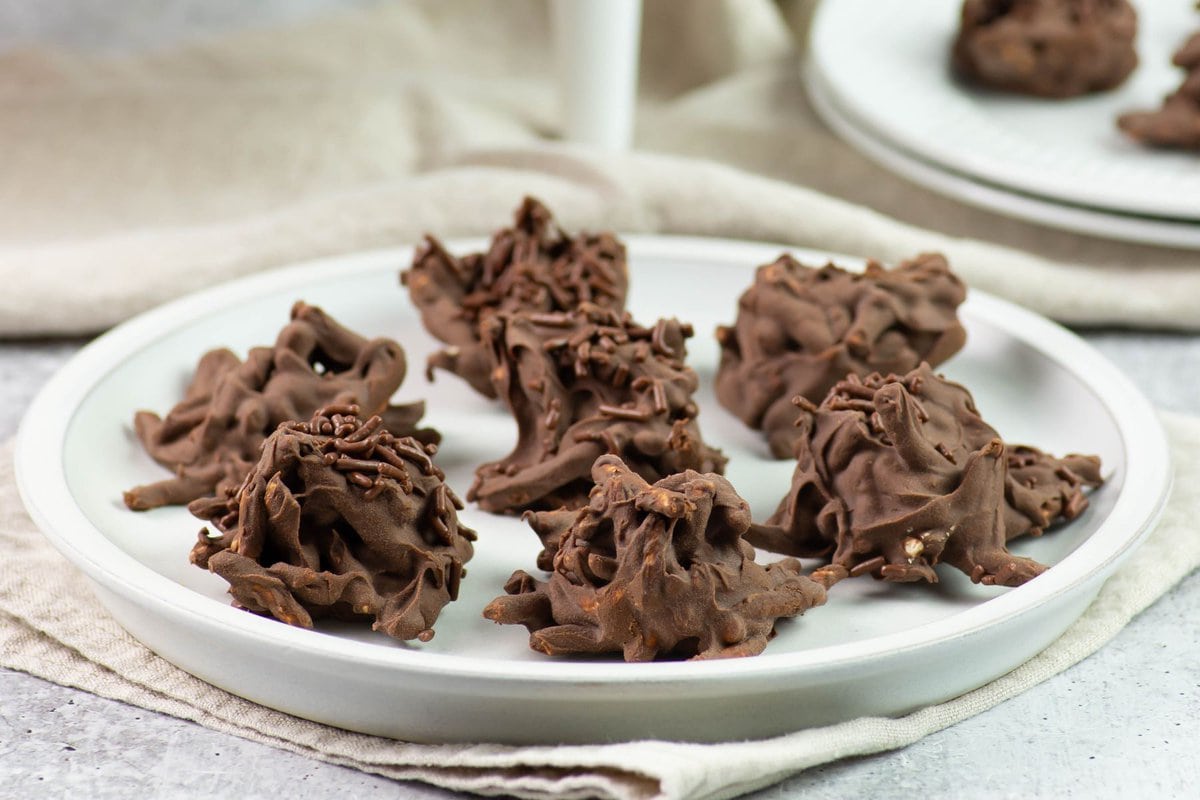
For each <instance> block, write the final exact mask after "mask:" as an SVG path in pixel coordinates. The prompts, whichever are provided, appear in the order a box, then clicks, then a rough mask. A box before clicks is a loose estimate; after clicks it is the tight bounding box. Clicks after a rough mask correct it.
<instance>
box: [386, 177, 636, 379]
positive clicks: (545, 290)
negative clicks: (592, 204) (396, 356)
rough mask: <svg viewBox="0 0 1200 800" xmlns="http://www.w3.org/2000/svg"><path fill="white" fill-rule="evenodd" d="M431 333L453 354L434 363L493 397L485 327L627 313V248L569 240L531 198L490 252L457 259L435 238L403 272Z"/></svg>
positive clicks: (596, 238) (591, 238)
mask: <svg viewBox="0 0 1200 800" xmlns="http://www.w3.org/2000/svg"><path fill="white" fill-rule="evenodd" d="M400 280H401V282H402V283H404V285H405V286H407V287H408V291H409V294H410V296H411V297H412V300H413V303H415V304H416V306H417V308H418V309H419V310H420V312H421V321H422V322H423V323H424V325H425V328H426V329H427V330H428V331H429V332H430V333H432V334H433V335H434V336H435V337H437V338H438V339H439V340H440V341H443V342H445V343H446V344H447V345H449V347H447V348H446V349H444V350H440V351H438V352H437V353H435V354H434V355H432V356H431V357H430V358H429V364H428V368H427V371H428V374H429V376H430V378H431V379H432V376H433V370H434V369H435V368H436V369H444V370H447V371H449V372H453V373H454V374H456V375H458V376H459V377H460V378H462V379H463V380H465V381H466V382H467V383H469V384H470V385H471V386H472V387H473V388H474V389H475V391H477V392H479V393H480V394H483V395H485V396H487V397H495V396H496V394H495V389H494V388H493V386H492V380H491V377H490V374H491V369H492V365H491V362H490V361H489V360H488V353H487V349H486V347H485V346H484V345H483V343H482V342H481V341H480V332H479V326H480V324H481V323H483V322H484V321H485V320H486V319H487V318H488V317H489V316H491V315H492V314H495V313H497V312H515V311H529V312H547V311H570V310H572V309H574V308H575V307H576V306H577V305H578V304H579V303H582V302H588V303H594V304H595V305H599V306H604V307H607V308H613V309H616V310H618V311H620V310H623V309H624V308H625V292H626V289H627V288H628V285H629V276H628V271H627V268H626V264H625V246H624V245H623V244H621V242H620V241H619V240H618V239H617V238H616V236H614V235H613V234H611V233H597V234H590V233H581V234H577V235H575V236H569V235H567V234H566V233H564V232H563V230H562V229H561V228H559V227H558V226H557V225H556V224H555V223H554V219H553V217H552V216H551V214H550V212H549V211H548V210H547V209H546V207H545V206H543V205H542V204H541V203H539V202H538V201H537V200H534V199H533V198H532V197H527V198H525V202H523V203H522V204H521V207H520V208H519V209H517V213H516V219H515V220H514V221H513V226H512V227H511V228H504V229H501V230H499V231H497V232H496V233H495V234H494V235H493V236H492V242H491V246H490V247H489V248H488V250H487V252H486V253H470V254H468V255H465V256H462V257H456V256H453V255H451V254H450V253H449V252H447V251H446V248H445V247H443V246H442V243H441V242H439V241H438V240H437V239H435V238H434V237H432V236H427V237H426V239H425V244H424V245H423V246H421V247H420V248H418V249H417V252H416V254H415V255H414V257H413V263H412V266H411V267H410V268H409V269H408V270H407V271H405V272H403V273H401V275H400Z"/></svg>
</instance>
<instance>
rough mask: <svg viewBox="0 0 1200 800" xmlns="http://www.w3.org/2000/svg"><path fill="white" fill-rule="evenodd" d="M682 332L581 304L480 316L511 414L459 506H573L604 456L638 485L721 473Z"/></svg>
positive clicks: (684, 328) (664, 322) (685, 328)
mask: <svg viewBox="0 0 1200 800" xmlns="http://www.w3.org/2000/svg"><path fill="white" fill-rule="evenodd" d="M691 335H692V329H691V326H690V325H685V324H683V323H680V322H679V321H678V320H675V319H660V320H659V321H658V322H657V323H655V325H654V326H653V327H650V328H644V327H642V326H640V325H637V324H636V323H634V322H633V320H632V319H631V318H630V316H629V314H628V313H618V312H617V311H614V310H612V309H609V308H602V307H600V306H595V305H591V304H589V303H584V304H581V305H580V306H579V308H578V309H577V310H575V311H571V312H560V313H543V314H495V315H493V316H491V317H489V318H488V319H487V320H486V321H485V323H484V325H483V337H484V343H485V344H486V346H487V347H488V348H489V350H490V351H491V359H492V363H493V364H495V368H494V371H493V374H492V381H493V385H494V386H495V387H496V390H497V393H498V394H499V396H500V397H503V398H504V400H505V401H506V402H507V403H508V406H509V408H510V409H511V410H512V414H513V417H515V418H516V421H517V444H516V447H515V448H514V449H513V451H512V452H511V453H510V454H509V455H508V456H506V457H505V458H503V459H501V460H500V461H496V462H492V463H490V464H484V465H482V466H481V467H479V469H478V470H477V471H476V478H475V483H474V485H473V486H472V487H471V490H470V491H469V492H468V493H467V499H468V500H475V501H477V502H478V503H479V506H480V508H483V509H485V510H487V511H498V512H512V511H520V510H523V509H553V508H558V507H559V506H569V507H578V506H581V505H583V504H584V503H586V502H587V497H588V492H589V491H590V490H591V488H592V480H591V468H592V463H593V462H595V460H596V458H597V457H599V456H601V455H603V454H605V453H613V454H616V455H619V456H621V457H622V458H623V459H624V460H625V463H626V464H628V465H629V468H630V469H632V470H633V471H634V472H636V473H637V474H639V475H641V476H642V477H644V478H645V479H646V480H649V481H656V480H659V479H660V478H663V477H665V476H667V475H671V474H673V473H676V472H683V471H684V470H688V469H695V470H698V471H700V472H720V471H721V470H722V469H723V468H724V465H725V457H724V456H723V455H721V452H720V451H719V450H715V449H713V448H711V447H708V446H707V445H705V444H704V441H703V439H702V438H701V436H700V427H699V425H698V424H697V422H696V415H697V413H699V410H698V409H697V407H696V403H695V401H694V400H693V399H692V395H693V393H694V392H695V391H696V388H697V386H698V385H699V379H698V378H697V377H696V373H695V371H693V370H692V369H691V368H690V367H688V366H687V365H686V364H685V363H684V360H685V358H686V357H687V347H686V345H685V340H686V339H687V337H689V336H691Z"/></svg>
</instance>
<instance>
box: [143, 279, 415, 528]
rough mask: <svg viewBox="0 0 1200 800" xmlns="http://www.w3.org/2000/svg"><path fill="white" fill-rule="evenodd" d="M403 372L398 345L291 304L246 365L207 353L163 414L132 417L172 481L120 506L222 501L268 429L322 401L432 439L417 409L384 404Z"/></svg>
mask: <svg viewBox="0 0 1200 800" xmlns="http://www.w3.org/2000/svg"><path fill="white" fill-rule="evenodd" d="M404 371H405V359H404V351H403V350H402V349H401V347H400V345H399V344H397V343H396V342H394V341H392V340H391V339H383V338H380V339H372V340H370V341H368V340H367V339H364V338H363V337H362V336H359V335H358V334H356V333H353V332H351V331H349V330H347V329H346V328H344V327H342V326H341V325H339V324H338V323H337V322H336V321H335V320H334V319H333V318H332V317H330V316H329V315H328V314H326V313H325V312H324V311H322V310H321V309H319V308H317V307H316V306H310V305H307V304H305V303H303V302H298V303H296V304H295V305H294V306H293V307H292V313H291V321H290V322H289V323H288V324H287V325H286V326H285V327H284V328H283V330H281V331H280V332H279V336H278V337H277V338H276V340H275V345H274V347H255V348H253V349H251V350H250V352H249V353H248V354H247V356H246V360H245V361H244V362H243V361H241V360H239V359H238V357H237V356H235V355H234V354H233V353H231V352H230V351H229V350H223V349H222V350H212V351H210V352H208V353H205V354H204V356H203V357H202V358H201V359H200V363H199V365H198V366H197V367H196V373H195V375H194V376H193V377H192V382H191V385H190V386H188V388H187V392H186V394H185V395H184V399H183V400H182V401H181V402H180V403H179V404H178V405H176V406H175V407H174V408H172V409H171V411H170V413H168V414H167V416H166V417H165V418H161V417H159V416H158V415H157V414H154V413H152V412H150V411H139V412H138V413H137V414H136V416H135V417H134V420H133V427H134V430H135V431H136V433H137V436H138V438H139V439H140V440H141V442H142V446H143V447H145V449H146V452H147V453H149V455H150V457H151V458H153V459H154V460H155V461H157V462H158V463H159V464H161V465H162V466H164V467H166V468H167V469H169V470H171V471H173V472H174V473H175V476H174V477H172V478H168V479H166V480H162V481H159V482H157V483H151V484H146V485H144V486H137V487H135V488H133V489H130V490H129V491H128V492H125V505H127V506H128V507H129V508H131V509H133V510H135V511H144V510H146V509H151V508H157V507H159V506H165V505H180V504H184V503H189V502H191V501H192V500H195V499H197V498H200V497H206V496H213V495H217V496H223V495H224V494H225V493H227V492H228V491H232V490H233V489H236V488H237V487H238V485H240V484H241V482H242V479H243V478H245V477H246V474H247V473H248V472H249V471H250V468H251V467H252V466H253V465H254V464H255V462H257V461H258V455H259V450H260V448H261V447H262V443H263V440H265V439H266V438H267V435H268V434H270V433H271V431H273V430H275V428H276V426H278V425H279V424H280V423H283V422H286V421H289V420H296V419H308V417H310V416H311V415H312V413H313V412H314V411H316V410H317V409H318V408H320V407H321V406H323V405H327V404H329V403H357V404H358V405H359V406H360V407H361V408H362V409H364V413H366V414H368V415H372V414H382V415H383V416H384V419H385V420H386V421H387V424H388V427H389V428H390V429H391V430H393V431H395V432H396V433H397V434H400V435H415V436H417V437H418V438H420V439H422V440H424V441H436V440H437V433H436V432H435V431H432V430H417V428H416V425H417V421H418V420H419V419H420V418H421V415H422V414H423V413H424V409H425V407H424V404H423V403H413V404H410V405H406V406H391V407H389V406H388V399H389V398H390V397H391V396H392V394H393V393H394V392H395V391H396V390H397V389H398V388H400V383H401V381H403V380H404Z"/></svg>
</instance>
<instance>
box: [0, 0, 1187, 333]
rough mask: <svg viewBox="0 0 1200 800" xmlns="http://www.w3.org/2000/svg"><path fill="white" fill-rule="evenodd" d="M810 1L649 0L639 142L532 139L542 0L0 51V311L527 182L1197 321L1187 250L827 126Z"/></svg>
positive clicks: (564, 197) (608, 205)
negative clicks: (812, 106) (1028, 200)
mask: <svg viewBox="0 0 1200 800" xmlns="http://www.w3.org/2000/svg"><path fill="white" fill-rule="evenodd" d="M812 5H813V2H812V0H781V2H779V3H772V2H770V0H697V2H693V3H676V2H671V0H646V9H645V23H644V42H643V49H642V70H641V94H640V107H639V126H638V131H637V145H638V147H639V149H641V150H650V151H655V152H657V153H660V154H663V155H659V156H651V155H628V156H621V157H615V156H599V155H595V154H592V155H588V154H572V153H571V152H570V151H558V152H554V153H551V154H549V155H548V154H547V153H546V152H545V151H543V150H541V149H533V146H534V145H535V144H536V143H539V142H541V141H543V140H544V139H545V137H546V136H547V135H552V134H553V133H554V131H555V129H556V122H555V117H556V113H555V91H554V88H555V85H554V67H553V64H554V60H553V54H552V52H551V48H550V46H549V43H550V42H551V41H552V40H553V36H551V31H550V30H549V16H550V15H549V14H548V13H547V9H546V7H545V6H546V2H545V0H512V2H509V3H505V5H504V13H503V14H497V13H495V6H494V5H493V4H491V3H490V2H488V0H464V1H463V2H455V3H444V2H440V0H412V2H406V3H401V4H395V3H393V4H372V5H368V6H365V7H361V8H354V9H351V10H347V11H344V12H341V13H338V14H334V15H331V16H326V17H322V18H318V19H312V20H301V21H299V22H296V23H294V24H292V25H290V26H287V27H282V28H272V29H265V30H263V29H256V30H249V31H243V32H240V33H236V34H230V35H226V36H223V37H219V38H212V39H209V40H203V41H197V42H191V43H188V44H187V45H185V46H180V47H176V48H169V49H159V50H151V51H144V50H143V51H138V52H133V53H129V52H123V53H120V54H112V53H105V54H98V53H95V52H80V51H64V50H49V49H46V48H44V47H43V48H41V49H24V50H9V51H7V52H0V153H3V154H4V170H3V172H4V180H2V181H0V210H2V211H3V213H0V285H3V286H4V287H5V291H4V292H3V293H2V294H0V335H10V336H12V335H37V334H62V333H88V332H93V331H96V330H99V329H102V328H104V327H107V326H109V325H111V324H113V323H115V322H118V321H120V320H122V319H124V318H126V317H128V316H130V315H131V314H133V313H135V312H137V311H140V310H142V309H145V308H147V307H149V306H152V305H155V304H157V303H159V302H162V301H163V300H165V299H168V298H170V297H173V296H175V295H178V294H180V293H182V292H185V291H188V290H190V289H194V288H197V287H199V286H204V285H208V284H211V283H213V282H216V281H219V280H224V279H227V278H230V277H233V276H236V275H240V274H243V273H246V272H250V271H253V270H259V269H263V268H266V267H270V266H277V265H280V264H282V263H286V262H289V261H293V260H297V259H304V258H311V257H316V256H322V255H329V254H333V253H342V252H349V251H353V250H359V249H364V248H370V247H379V246H387V245H396V244H408V243H411V242H412V241H414V240H415V239H416V238H417V237H419V236H420V234H422V233H424V232H425V231H427V230H436V231H437V232H438V233H441V234H457V233H471V234H478V233H485V232H487V231H490V230H492V229H494V228H496V227H498V226H499V225H501V224H502V223H504V222H505V221H506V220H507V218H508V215H509V213H510V211H511V209H512V208H513V207H514V206H515V205H516V204H517V202H518V201H519V198H520V196H521V195H522V194H525V193H536V194H540V195H544V196H545V199H546V200H547V201H548V202H549V203H550V204H551V205H552V206H553V207H554V208H555V209H556V210H559V211H561V213H562V216H563V218H564V221H566V222H567V223H568V224H570V225H580V226H587V227H591V228H599V227H615V228H618V229H621V230H628V231H657V232H669V233H689V234H700V235H709V236H730V237H738V238H766V239H773V240H777V241H779V242H781V243H786V244H792V245H804V246H811V247H814V248H818V249H826V250H834V251H844V252H846V253H850V254H854V255H861V256H874V257H878V258H885V259H897V258H904V257H908V256H911V255H913V254H915V253H916V252H917V251H919V250H930V249H944V250H946V251H947V252H948V254H949V255H950V256H951V260H952V262H953V263H954V265H955V266H956V268H958V269H959V270H960V271H961V272H962V273H963V274H964V276H965V277H966V278H967V279H968V280H970V281H971V282H972V284H973V285H975V286H977V287H979V288H983V289H987V290H989V291H992V292H995V293H996V294H1000V295H1004V296H1007V297H1010V298H1012V299H1015V300H1017V301H1019V302H1021V303H1023V304H1025V305H1027V306H1030V307H1031V308H1035V309H1037V310H1039V311H1041V312H1043V313H1046V314H1049V315H1050V316H1054V317H1056V318H1058V319H1061V320H1063V321H1067V322H1074V323H1113V324H1123V325H1132V326H1138V325H1141V326H1167V327H1178V328H1190V329H1196V328H1200V315H1197V314H1196V313H1195V312H1194V308H1195V305H1196V303H1197V300H1198V299H1200V270H1197V269H1196V267H1195V260H1196V259H1195V254H1194V253H1179V252H1174V251H1170V250H1165V249H1156V248H1148V247H1135V246H1131V245H1123V244H1120V243H1113V242H1104V241H1100V240H1096V239H1089V238H1087V237H1081V236H1072V235H1068V234H1064V233H1061V232H1056V231H1051V230H1047V229H1042V228H1038V227H1036V226H1033V225H1028V224H1026V223H1021V222H1016V221H1013V220H1006V219H1004V218H1001V217H997V216H995V215H992V214H988V213H984V212H980V211H976V210H973V209H970V208H967V207H964V206H962V205H960V204H957V203H955V202H954V201H951V200H948V199H946V198H942V197H939V196H937V195H935V194H933V193H930V192H927V191H924V190H922V189H920V188H918V187H915V186H913V185H911V184H909V183H907V182H905V181H903V180H901V179H899V178H895V177H893V176H891V175H889V174H888V173H886V172H884V171H883V170H880V169H878V168H876V167H874V166H873V165H872V164H871V163H870V162H868V161H866V160H865V159H863V158H862V157H861V156H859V155H857V154H856V153H855V152H854V151H853V150H852V149H850V148H849V147H847V146H846V145H844V144H842V143H841V142H840V141H838V140H837V138H836V137H834V136H832V135H831V134H830V133H829V132H828V131H827V130H825V129H824V127H823V126H822V125H821V124H820V123H819V122H818V121H817V120H816V119H815V117H814V116H813V114H812V113H811V111H810V110H809V108H808V105H807V102H806V100H805V97H804V93H803V90H802V87H801V78H800V76H801V64H800V62H801V59H802V53H801V50H802V46H801V45H799V44H798V42H802V41H803V39H802V38H797V37H796V36H795V33H796V31H801V30H803V27H804V24H803V21H804V19H805V17H806V16H807V14H808V13H809V11H810V10H811V6H812ZM135 16H136V15H135ZM163 16H164V17H169V16H170V15H163ZM155 18H156V17H155V16H154V15H151V16H149V17H147V18H146V19H145V20H138V24H143V25H150V24H152V22H153V19H155ZM148 36H149V34H147V35H146V36H143V37H142V38H147V37H148ZM481 147H487V148H491V152H487V153H481V152H479V150H480V148H481ZM464 153H467V154H469V155H465V156H464V155H463V154H464ZM669 155H675V156H688V157H690V158H686V159H680V158H670V157H667V156H669ZM695 159H716V160H719V161H721V162H723V163H725V164H726V165H732V166H736V167H739V168H741V169H743V170H748V171H750V172H753V173H758V174H759V175H762V176H766V177H769V178H774V179H776V180H781V181H782V180H786V181H789V182H792V183H799V184H802V185H804V186H807V187H810V188H809V189H808V190H806V189H800V188H797V187H796V186H788V185H786V184H785V183H783V182H776V181H773V180H766V179H764V178H763V177H753V176H751V175H746V174H743V173H742V172H738V171H735V170H732V169H726V168H722V167H719V166H716V165H714V164H708V163H700V162H698V161H697V160H695ZM830 194H833V195H837V196H839V197H841V198H843V200H838V199H834V198H833V197H831V196H829V195H830ZM844 200H849V201H851V202H845V201H844ZM872 209H874V210H872ZM879 211H882V212H885V213H886V214H888V215H890V216H891V217H894V219H892V218H889V217H887V216H882V215H881V214H880V213H878V212H879ZM897 220H900V221H901V222H898V221H897ZM905 223H906V224H905ZM913 225H919V226H924V227H935V228H938V229H939V230H941V231H944V232H945V234H944V235H933V234H930V233H928V232H927V231H923V230H920V229H919V228H915V227H913ZM985 242H990V243H985ZM1022 251H1024V252H1022ZM1131 267H1133V269H1131Z"/></svg>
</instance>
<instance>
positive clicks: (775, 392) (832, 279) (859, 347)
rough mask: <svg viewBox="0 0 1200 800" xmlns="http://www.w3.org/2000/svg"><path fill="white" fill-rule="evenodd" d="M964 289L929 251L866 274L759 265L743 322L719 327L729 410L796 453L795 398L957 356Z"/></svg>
mask: <svg viewBox="0 0 1200 800" xmlns="http://www.w3.org/2000/svg"><path fill="white" fill-rule="evenodd" d="M964 299H966V288H965V287H964V286H963V284H962V281H960V280H959V279H958V278H957V277H956V276H955V275H954V273H952V272H951V271H950V266H949V265H948V264H947V263H946V259H945V258H944V257H943V256H941V255H939V254H936V253H924V254H922V255H919V256H917V257H916V258H914V259H911V260H908V261H905V262H903V263H901V264H900V265H899V266H897V267H896V268H895V269H890V270H889V269H885V268H884V267H883V266H882V265H880V264H878V263H877V262H874V261H872V262H869V263H868V264H867V268H866V270H865V271H864V272H862V273H855V272H847V271H845V270H843V269H839V268H838V267H836V266H834V265H833V264H828V265H826V266H824V267H821V268H819V269H816V268H813V267H806V266H805V265H803V264H801V263H800V262H798V261H796V260H795V259H794V258H792V257H791V256H789V255H783V256H780V258H779V260H777V261H775V262H774V263H773V264H767V265H765V266H762V267H759V268H758V271H757V272H756V273H755V277H754V284H753V285H752V286H751V287H750V288H749V289H747V290H746V291H745V293H743V294H742V296H741V298H740V299H739V300H738V316H737V321H736V322H735V323H734V324H733V326H732V327H720V328H718V329H717V340H718V341H719V342H720V343H721V363H720V367H719V368H718V370H717V380H716V393H717V400H719V401H720V403H721V405H723V406H725V408H727V409H729V410H730V411H731V412H733V413H734V414H735V415H737V417H738V418H739V419H741V420H742V422H744V423H746V424H747V425H749V426H750V427H751V428H755V429H756V430H761V431H763V432H764V433H765V434H766V437H767V441H768V443H769V445H770V448H771V453H772V455H774V456H775V457H776V458H789V457H791V456H792V455H793V452H794V449H795V446H796V442H797V437H798V436H799V433H798V431H797V428H796V417H797V416H798V415H797V412H796V408H795V406H794V405H793V404H792V398H793V397H795V396H796V395H800V396H801V397H805V398H807V399H808V400H811V401H812V402H814V403H820V402H821V400H823V399H824V398H825V395H826V394H828V392H829V390H830V389H831V388H832V387H833V385H834V384H835V383H837V382H838V381H840V380H842V379H843V378H845V377H846V375H847V374H856V375H860V376H862V375H869V374H870V373H872V372H883V373H885V374H886V373H889V372H896V373H904V372H908V371H909V370H911V369H913V368H915V367H916V366H917V365H918V364H920V363H921V362H922V361H927V362H929V363H930V364H933V365H934V366H936V365H938V364H940V363H941V362H943V361H945V360H946V359H948V358H949V357H950V356H952V355H954V354H955V353H956V352H958V351H959V350H960V349H961V348H962V346H963V343H964V342H965V341H966V337H967V334H966V331H965V330H964V329H963V326H962V325H961V324H960V323H959V321H958V306H959V305H961V304H962V302H963V300H964Z"/></svg>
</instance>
